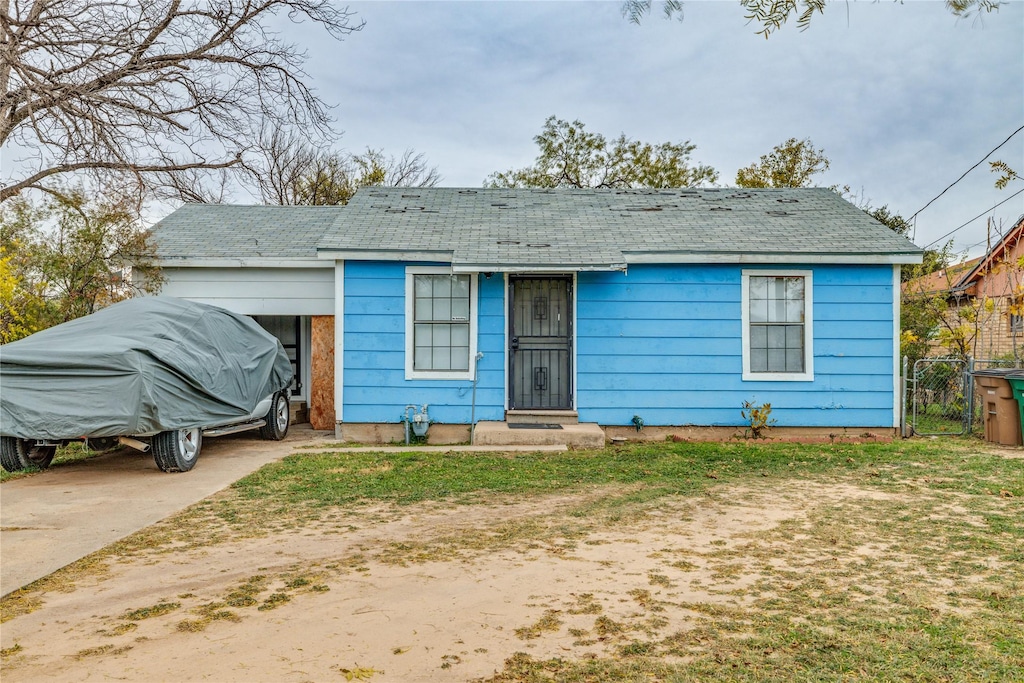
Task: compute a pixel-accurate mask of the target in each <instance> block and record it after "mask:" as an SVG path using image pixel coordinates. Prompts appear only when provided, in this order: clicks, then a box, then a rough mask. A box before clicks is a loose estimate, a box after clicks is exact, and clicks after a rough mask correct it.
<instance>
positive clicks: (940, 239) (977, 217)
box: [922, 126, 1024, 249]
mask: <svg viewBox="0 0 1024 683" xmlns="http://www.w3.org/2000/svg"><path fill="white" fill-rule="evenodd" d="M1022 128H1024V126H1022ZM989 154H991V152H989ZM982 161H984V159H982ZM1021 192H1024V187H1022V188H1021V189H1019V190H1017V191H1016V192H1014V193H1013V194H1011V195H1010V196H1009V197H1007V198H1006V199H1004V200H1003V201H1001V202H999V203H998V204H996V205H995V206H992V207H989V208H987V209H985V210H984V211H982V212H981V213H979V214H978V215H977V216H975V217H974V218H972V219H971V220H969V221H967V222H966V223H963V224H961V225H958V226H956V227H955V228H953V229H952V230H950V231H949V232H947V233H946V234H945V235H943V236H942V237H940V238H938V239H936V240H934V241H932V242H929V243H928V244H926V245H925V246H924V248H925V249H927V248H928V247H931V246H934V245H936V244H938V243H939V242H941V241H942V240H944V239H946V238H947V237H949V236H950V235H952V234H953V233H954V232H956V231H957V230H960V229H962V228H966V227H967V226H968V225H970V224H971V223H973V222H974V221H976V220H978V219H979V218H981V217H982V216H984V215H985V214H986V213H988V212H989V211H992V210H993V209H997V208H999V207H1000V206H1002V205H1003V204H1005V203H1006V202H1008V201H1010V200H1011V199H1013V198H1014V197H1016V196H1017V195H1019V194H1020V193H1021ZM922 211H923V209H922Z"/></svg>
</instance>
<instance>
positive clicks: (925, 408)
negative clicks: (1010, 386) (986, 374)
mask: <svg viewBox="0 0 1024 683" xmlns="http://www.w3.org/2000/svg"><path fill="white" fill-rule="evenodd" d="M969 379H970V367H969V363H968V361H966V360H964V359H963V358H921V359H920V360H917V361H915V362H914V365H913V368H912V373H911V375H910V381H909V382H908V387H907V388H908V391H909V400H908V407H909V410H908V413H909V415H908V417H909V419H910V428H911V430H912V431H911V433H913V434H918V435H921V436H940V435H941V436H958V435H961V434H966V433H968V432H969V431H970V428H971V421H970V419H969V416H970V410H969V406H970V387H969Z"/></svg>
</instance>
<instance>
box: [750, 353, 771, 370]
mask: <svg viewBox="0 0 1024 683" xmlns="http://www.w3.org/2000/svg"><path fill="white" fill-rule="evenodd" d="M750 371H751V372H768V350H767V349H764V348H759V349H750Z"/></svg>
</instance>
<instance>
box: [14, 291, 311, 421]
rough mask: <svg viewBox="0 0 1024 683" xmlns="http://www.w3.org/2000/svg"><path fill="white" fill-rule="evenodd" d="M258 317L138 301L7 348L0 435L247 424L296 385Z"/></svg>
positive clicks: (166, 300) (164, 300)
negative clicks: (264, 402)
mask: <svg viewBox="0 0 1024 683" xmlns="http://www.w3.org/2000/svg"><path fill="white" fill-rule="evenodd" d="M291 377H292V366H291V362H290V361H289V360H288V355H287V354H286V353H285V350H284V348H283V347H282V346H281V342H279V341H278V340H277V339H276V338H275V337H274V336H273V335H271V334H270V333H268V332H266V331H265V330H263V328H261V327H260V326H259V325H258V324H257V323H256V322H255V321H254V320H252V319H251V318H249V317H247V316H244V315H240V314H237V313H232V312H230V311H226V310H224V309H222V308H217V307H215V306H208V305H206V304H199V303H195V302H191V301H184V300H182V299H175V298H172V297H142V298H137V299H129V300H127V301H123V302H121V303H117V304H114V305H112V306H109V307H108V308H104V309H102V310H100V311H97V312H96V313H93V314H92V315H88V316H85V317H83V318H78V319H77V320H72V321H70V322H66V323H64V324H62V325H57V326H56V327H51V328H49V329H46V330H43V331H41V332H37V333H35V334H33V335H31V336H29V337H26V338H24V339H21V340H19V341H16V342H11V343H10V344H5V345H3V346H0V434H3V435H6V436H16V437H19V438H24V439H28V438H35V439H71V438H78V437H83V436H88V437H102V436H124V435H133V434H134V435H139V434H151V433H156V432H161V431H165V430H171V429H182V428H186V427H202V426H208V425H212V424H225V423H227V422H231V421H234V420H244V419H245V418H246V417H248V416H249V415H251V414H252V412H253V410H255V408H256V404H257V403H259V402H260V400H261V399H263V398H265V397H266V396H269V395H270V394H273V393H275V392H277V391H280V390H282V389H284V388H285V387H287V386H288V385H289V384H290V382H291Z"/></svg>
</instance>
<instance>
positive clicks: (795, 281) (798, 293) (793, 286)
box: [786, 277, 804, 301]
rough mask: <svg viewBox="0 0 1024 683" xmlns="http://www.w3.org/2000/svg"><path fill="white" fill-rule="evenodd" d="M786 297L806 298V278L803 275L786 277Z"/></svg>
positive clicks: (793, 298)
mask: <svg viewBox="0 0 1024 683" xmlns="http://www.w3.org/2000/svg"><path fill="white" fill-rule="evenodd" d="M786 298H787V299H789V300H791V301H797V300H799V301H803V300H804V279H803V278H802V277H787V278H786Z"/></svg>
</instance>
